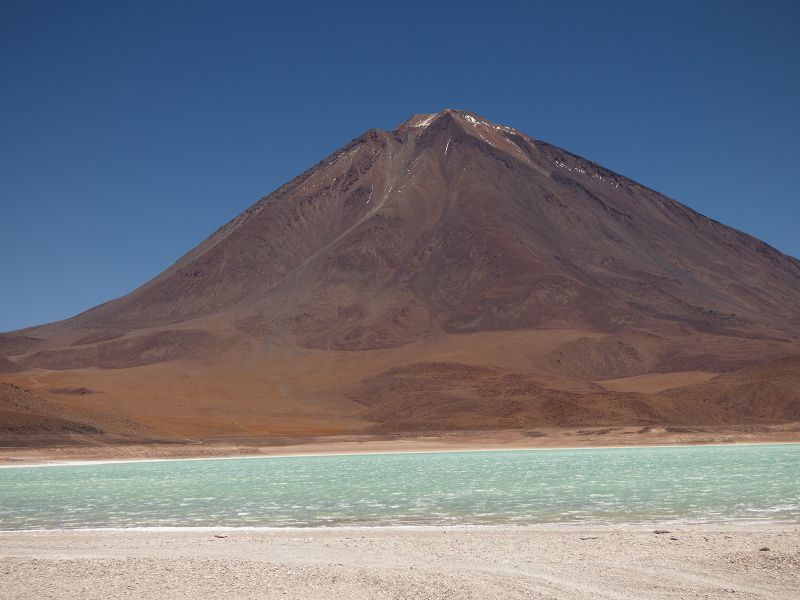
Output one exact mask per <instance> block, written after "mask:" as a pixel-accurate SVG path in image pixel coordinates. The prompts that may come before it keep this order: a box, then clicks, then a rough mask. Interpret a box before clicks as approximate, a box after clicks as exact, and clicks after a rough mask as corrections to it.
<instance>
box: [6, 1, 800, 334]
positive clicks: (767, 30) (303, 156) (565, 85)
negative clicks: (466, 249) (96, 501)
mask: <svg viewBox="0 0 800 600" xmlns="http://www.w3.org/2000/svg"><path fill="white" fill-rule="evenodd" d="M271 5H272V6H271ZM798 22H800V3H797V2H780V1H773V2H736V1H725V2H712V1H707V0H705V1H703V2H694V1H693V2H676V1H664V2H648V1H646V0H639V1H636V2H599V1H594V2H569V3H559V2H552V1H548V2H503V1H495V2H490V3H486V2H469V1H460V2H452V3H435V2H420V3H416V2H402V3H396V4H394V5H391V3H388V2H387V3H384V2H374V1H372V2H363V3H361V2H346V1H340V2H319V3H300V2H295V3H290V2H281V3H277V2H276V3H268V2H252V3H250V2H222V1H219V2H202V1H198V0H192V1H191V2H169V1H161V2H145V1H139V2H122V1H110V2H109V1H107V0H103V1H98V2H83V1H73V2H62V1H58V2H40V1H36V0H19V1H11V0H0V84H1V86H0V91H1V92H2V93H0V226H1V227H2V229H1V231H2V233H0V256H2V264H3V269H2V274H1V276H2V279H0V331H2V330H8V329H14V328H18V327H23V326H27V325H33V324H38V323H42V322H46V321H52V320H56V319H61V318H65V317H68V316H71V315H73V314H75V313H77V312H79V311H81V310H84V309H87V308H89V307H91V306H93V305H95V304H98V303H100V302H103V301H106V300H109V299H111V298H114V297H117V296H120V295H122V294H124V293H126V292H128V291H130V290H131V289H133V288H135V287H136V286H138V285H140V284H141V283H143V282H144V281H146V280H147V279H149V278H150V277H152V276H154V275H156V274H157V273H158V272H159V271H161V270H162V269H163V268H165V267H167V266H168V265H169V264H171V263H172V262H173V261H174V260H175V259H177V258H178V257H179V256H180V255H181V254H183V253H184V252H185V251H187V250H189V249H190V248H191V247H193V246H194V245H196V244H197V243H199V242H200V241H202V240H203V239H204V238H205V237H207V236H208V235H209V234H210V233H211V232H212V231H213V230H215V229H216V228H217V227H218V226H220V225H221V224H223V223H224V222H226V221H227V220H229V219H230V218H232V217H234V216H235V215H236V214H238V213H239V212H240V211H242V210H243V209H245V208H246V207H247V206H249V205H250V204H252V203H253V202H255V201H256V200H258V198H260V197H261V196H263V195H266V194H267V193H269V192H270V191H272V190H273V189H274V188H275V187H277V186H279V185H280V184H281V183H283V182H285V181H286V180H288V179H290V178H291V177H293V176H294V175H296V174H297V173H299V172H300V171H302V170H304V169H306V168H307V167H309V166H311V165H313V164H314V163H316V162H317V161H319V160H320V159H322V158H323V157H325V156H326V155H327V154H329V153H330V152H332V151H333V150H335V149H336V148H338V147H340V146H342V145H344V144H345V143H346V142H348V141H349V140H351V139H352V138H354V137H356V136H358V135H359V134H360V133H362V132H363V131H365V130H366V129H369V128H371V127H379V128H383V129H391V128H394V127H395V126H396V125H397V124H398V123H400V122H401V121H403V120H405V119H406V118H407V117H408V116H410V115H411V114H412V113H421V112H434V111H438V110H440V109H442V108H445V107H450V108H464V109H468V110H471V111H474V112H477V113H480V114H482V115H484V116H486V117H487V118H489V119H491V120H493V121H497V122H501V123H507V124H510V125H513V126H514V127H516V128H518V129H521V130H522V131H525V132H526V133H528V134H530V135H532V136H533V137H537V138H540V139H544V140H547V141H549V142H551V143H554V144H556V145H559V146H561V147H564V148H566V149H568V150H570V151H572V152H575V153H577V154H580V155H583V156H585V157H587V158H590V159H592V160H595V161H597V162H599V163H601V164H603V165H605V166H607V167H609V168H612V169H614V170H616V171H619V172H621V173H623V174H625V175H627V176H629V177H632V178H634V179H636V180H638V181H640V182H642V183H644V184H646V185H649V186H651V187H653V188H655V189H657V190H659V191H661V192H663V193H665V194H667V195H669V196H671V197H674V198H676V199H678V200H680V201H682V202H684V203H685V204H688V205H689V206H691V207H692V208H694V209H696V210H698V211H700V212H702V213H704V214H706V215H709V216H711V217H713V218H715V219H717V220H720V221H722V222H724V223H727V224H729V225H732V226H734V227H737V228H740V229H743V230H744V231H747V232H748V233H751V234H753V235H756V236H758V237H760V238H762V239H764V240H765V241H767V242H768V243H770V244H772V245H774V246H776V247H777V248H778V249H780V250H782V251H784V252H786V253H789V254H792V255H794V256H800V235H798V225H800V201H799V199H798V192H797V189H798V188H797V183H796V179H797V177H798V174H800V112H799V111H798V107H800V36H798V33H797V26H798Z"/></svg>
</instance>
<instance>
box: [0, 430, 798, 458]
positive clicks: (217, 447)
mask: <svg viewBox="0 0 800 600" xmlns="http://www.w3.org/2000/svg"><path fill="white" fill-rule="evenodd" d="M763 429H764V430H763V431H747V432H744V431H735V430H723V429H719V430H708V429H701V428H659V427H653V428H631V427H608V428H600V427H594V428H582V429H573V430H568V429H542V430H536V431H533V432H532V431H519V430H505V431H470V432H443V433H439V432H437V433H430V434H418V435H392V436H374V435H372V436H368V435H362V436H359V435H341V436H305V437H296V438H286V437H281V438H270V437H260V438H231V439H219V438H218V439H212V440H203V441H197V440H192V441H186V442H183V443H180V442H176V443H150V444H108V445H80V444H77V443H76V444H74V445H63V446H58V447H34V446H31V447H0V467H3V466H14V465H20V466H22V465H36V464H67V463H86V462H122V461H143V460H169V459H192V458H194V459H204V458H242V457H260V456H263V457H267V456H276V457H277V456H313V455H335V454H387V453H397V452H470V451H492V450H534V449H542V450H546V449H568V448H576V449H578V448H613V447H639V446H677V445H731V444H738V445H744V444H776V443H800V429H798V428H772V429H769V428H763Z"/></svg>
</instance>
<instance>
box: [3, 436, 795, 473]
mask: <svg viewBox="0 0 800 600" xmlns="http://www.w3.org/2000/svg"><path fill="white" fill-rule="evenodd" d="M794 445H800V442H730V443H713V444H632V445H629V446H555V447H530V448H523V447H520V448H517V447H511V448H509V447H505V448H504V447H499V448H492V447H488V448H487V447H475V448H448V449H436V450H429V449H426V450H410V449H409V450H403V449H399V450H364V451H356V450H353V451H346V452H344V451H332V452H303V451H301V450H299V451H296V452H287V453H275V454H272V453H269V454H267V453H265V454H256V455H253V454H249V455H233V456H231V455H220V456H189V457H175V458H172V457H170V458H118V459H97V460H94V459H89V460H87V459H81V460H68V459H66V460H58V461H44V462H28V461H25V460H20V461H18V462H14V463H11V464H8V463H0V469H21V468H31V467H70V466H93V465H115V464H135V463H161V462H190V461H192V462H194V461H216V460H255V459H269V458H321V457H328V456H390V455H395V454H463V453H471V452H557V451H572V450H586V451H589V450H627V449H647V448H745V447H753V446H794Z"/></svg>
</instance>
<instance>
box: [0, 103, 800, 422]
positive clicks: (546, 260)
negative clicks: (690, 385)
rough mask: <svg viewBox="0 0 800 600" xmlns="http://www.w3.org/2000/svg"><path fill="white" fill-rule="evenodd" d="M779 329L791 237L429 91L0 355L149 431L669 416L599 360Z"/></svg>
mask: <svg viewBox="0 0 800 600" xmlns="http://www.w3.org/2000/svg"><path fill="white" fill-rule="evenodd" d="M486 344H489V345H490V347H491V348H493V349H494V350H493V351H487V349H486V347H485V345H486ZM798 346H800V262H798V261H797V260H796V259H794V258H792V257H789V256H786V255H784V254H782V253H780V252H779V251H777V250H775V249H774V248H771V247H770V246H768V245H766V244H764V243H763V242H761V241H759V240H757V239H755V238H753V237H751V236H748V235H746V234H744V233H742V232H739V231H737V230H734V229H731V228H729V227H726V226H724V225H722V224H720V223H717V222H715V221H713V220H711V219H708V218H706V217H704V216H702V215H700V214H698V213H696V212H694V211H692V210H691V209H689V208H687V207H685V206H683V205H682V204H680V203H678V202H676V201H674V200H671V199H669V198H666V197H665V196H663V195H661V194H658V193H657V192H654V191H652V190H650V189H648V188H646V187H644V186H641V185H639V184H637V183H635V182H633V181H631V180H629V179H626V178H624V177H622V176H620V175H618V174H616V173H613V172H611V171H609V170H607V169H604V168H603V167H600V166H599V165H596V164H594V163H592V162H590V161H587V160H584V159H582V158H580V157H577V156H575V155H572V154H570V153H568V152H566V151H563V150H561V149H559V148H556V147H554V146H551V145H549V144H546V143H543V142H540V141H537V140H534V139H532V138H530V137H528V136H526V135H524V134H522V133H521V132H519V131H517V130H515V129H513V128H511V127H506V126H502V125H495V124H493V123H490V122H489V121H487V120H485V119H483V118H481V117H478V116H477V115H474V114H472V113H467V112H463V111H452V110H446V111H443V112H441V113H436V114H433V115H417V116H415V117H412V118H411V119H410V120H408V121H407V122H405V123H403V124H402V125H401V126H400V127H399V128H398V129H396V130H395V131H391V132H386V131H380V130H371V131H369V132H367V133H366V134H364V135H363V136H361V137H359V138H357V139H355V140H354V141H353V142H351V143H350V144H348V145H347V146H345V147H344V148H343V149H342V150H340V151H338V152H336V153H334V154H333V155H332V156H331V157H329V158H328V159H326V160H324V161H322V162H321V163H319V164H318V165H316V166H315V167H314V168H312V169H310V170H309V171H307V172H305V173H303V174H302V175H300V176H299V177H297V178H295V179H294V180H292V181H291V182H289V183H287V184H286V185H284V186H283V187H281V188H279V189H278V190H276V191H275V192H273V193H272V194H270V195H269V196H267V197H265V198H264V199H262V200H261V201H259V202H258V203H256V204H255V205H254V206H253V207H251V208H250V209H248V210H247V211H245V212H244V213H243V214H242V215H240V216H239V217H237V218H236V219H234V220H233V221H231V222H230V223H228V224H227V225H225V226H224V227H222V228H220V229H219V230H218V231H217V232H216V233H214V235H212V236H211V237H210V238H209V239H208V240H206V241H205V242H204V243H203V244H201V245H200V246H198V247H197V248H195V249H194V250H192V251H191V252H189V253H188V254H186V255H185V256H184V257H182V258H181V259H180V260H179V261H178V262H177V263H175V265H173V266H172V267H170V268H169V269H167V270H166V271H165V272H164V273H162V274H161V275H159V276H158V277H156V278H155V279H153V280H152V281H150V282H149V283H147V284H145V285H144V286H142V287H141V288H139V289H137V290H135V291H133V292H131V293H130V294H129V295H127V296H125V297H123V298H120V299H118V300H115V301H112V302H109V303H106V304H103V305H101V306H99V307H96V308H94V309H91V310H89V311H87V312H85V313H83V314H81V315H78V316H77V317H74V318H73V319H69V320H67V321H63V322H60V323H54V324H50V325H46V326H42V327H39V328H32V329H29V330H25V331H22V332H15V333H11V334H4V335H3V336H2V337H0V358H2V360H0V369H3V370H4V371H5V373H6V375H4V377H6V378H13V380H14V381H17V382H21V383H22V384H25V383H26V381H27V378H30V377H33V376H34V375H35V376H37V377H39V378H41V377H47V378H49V380H51V381H53V382H54V383H68V384H71V385H85V386H87V387H91V388H98V389H99V390H100V392H99V394H100V396H98V401H103V402H109V403H113V404H109V407H111V406H113V407H114V410H121V411H122V412H123V413H124V414H125V416H126V418H129V419H132V420H134V421H138V422H142V423H145V424H146V425H147V426H148V427H150V428H152V430H153V431H154V432H157V433H161V434H168V433H180V434H190V433H191V434H209V435H210V434H214V433H220V432H234V431H237V432H244V433H245V434H250V433H253V432H262V433H263V432H301V431H302V432H307V431H312V432H316V431H334V432H335V431H360V430H365V429H366V430H369V429H374V428H376V427H377V428H378V429H383V430H403V429H408V428H411V429H420V428H423V429H424V428H435V429H436V428H438V429H441V428H457V429H458V428H474V427H517V426H520V427H521V426H531V425H536V424H537V423H553V424H574V423H578V424H590V423H593V422H597V423H600V422H631V423H634V422H635V423H639V422H642V423H645V422H646V423H655V422H676V420H681V422H685V421H686V419H687V418H688V419H689V420H691V419H692V418H694V417H693V416H692V415H693V414H694V413H693V407H695V406H698V405H697V403H696V402H695V403H692V402H689V401H688V400H687V401H686V406H683V405H681V406H680V407H678V408H675V407H674V406H673V408H670V409H667V408H664V404H665V403H669V402H673V403H674V398H671V397H669V398H667V397H666V396H663V395H658V394H649V393H634V392H620V391H613V390H607V389H605V388H603V386H602V383H601V382H602V381H603V380H608V379H614V378H625V377H633V376H639V375H642V374H647V373H673V372H684V371H703V372H712V373H719V372H728V371H734V370H737V369H745V368H747V367H751V366H752V365H754V364H756V363H758V362H760V361H768V360H776V359H780V358H781V357H783V356H789V355H792V354H796V353H798ZM189 373H191V374H192V377H195V378H196V379H195V380H194V382H193V383H187V381H186V378H187V374H189ZM409 373H411V375H409ZM465 378H466V379H465ZM200 382H202V385H200ZM198 388H200V389H198ZM475 398H480V401H476V400H475ZM503 398H506V400H503ZM763 401H764V402H767V403H768V402H769V398H766V399H765V400H763ZM783 401H784V400H782V402H783ZM659 403H660V404H659ZM454 406H457V407H458V408H457V409H454ZM698 410H699V409H698ZM704 411H705V412H702V414H700V413H697V416H696V418H697V419H700V420H704V422H705V421H708V420H711V421H713V420H714V419H722V420H726V419H727V420H728V421H731V422H733V421H735V420H736V419H737V418H738V416H741V415H740V414H739V413H738V412H736V411H733V412H730V411H727V412H726V411H724V410H722V411H717V412H715V411H711V412H709V411H708V410H705V409H704ZM454 414H459V415H461V416H459V417H458V418H457V419H455V418H451V417H453V415H454ZM764 414H771V413H769V411H766V412H765V413H764ZM781 414H783V413H781ZM786 414H793V413H791V411H789V412H788V413H786ZM445 416H447V418H445Z"/></svg>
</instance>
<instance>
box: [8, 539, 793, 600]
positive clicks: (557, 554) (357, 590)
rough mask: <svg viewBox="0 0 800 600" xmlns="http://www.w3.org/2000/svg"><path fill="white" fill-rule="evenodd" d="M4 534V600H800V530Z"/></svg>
mask: <svg viewBox="0 0 800 600" xmlns="http://www.w3.org/2000/svg"><path fill="white" fill-rule="evenodd" d="M665 529H667V530H668V531H666V532H660V533H657V531H659V530H654V529H653V528H647V529H642V528H609V527H605V528H592V529H578V528H572V527H560V528H555V527H523V528H510V527H483V528H475V527H472V528H470V527H451V528H441V527H439V528H340V529H275V530H225V529H209V530H172V531H170V530H127V531H119V530H117V531H114V530H109V531H52V532H25V533H18V532H3V533H0V586H2V588H1V589H2V590H3V594H2V595H3V597H5V598H19V599H22V598H81V599H91V598H104V599H105V598H223V597H228V598H266V599H271V598H304V599H312V598H326V599H327V598H340V599H351V598H352V599H378V598H396V599H399V598H418V599H423V598H424V599H428V598H430V599H436V598H448V599H467V598H475V599H486V598H560V599H578V598H580V599H584V598H586V599H589V598H615V599H622V598H625V599H629V598H771V599H786V600H789V599H792V600H794V599H796V598H798V597H800V526H796V525H793V526H789V525H770V526H760V525H759V526H728V527H719V526H692V527H666V528H665Z"/></svg>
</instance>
